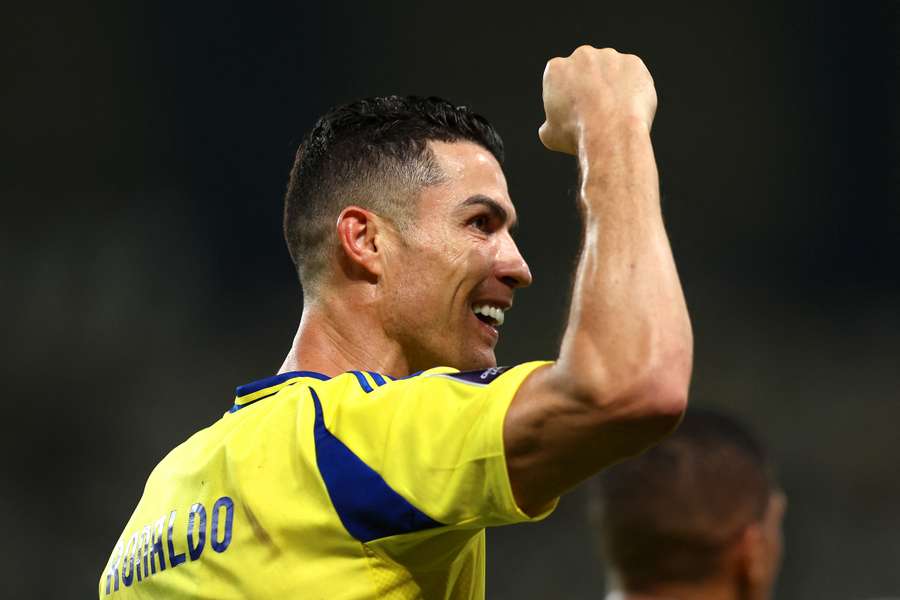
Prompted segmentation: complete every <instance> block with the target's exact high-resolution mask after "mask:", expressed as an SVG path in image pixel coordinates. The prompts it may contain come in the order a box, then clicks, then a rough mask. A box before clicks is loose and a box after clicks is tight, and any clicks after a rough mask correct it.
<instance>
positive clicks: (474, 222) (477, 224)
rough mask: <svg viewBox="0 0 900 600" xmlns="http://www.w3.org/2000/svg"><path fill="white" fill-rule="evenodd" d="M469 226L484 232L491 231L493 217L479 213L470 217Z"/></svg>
mask: <svg viewBox="0 0 900 600" xmlns="http://www.w3.org/2000/svg"><path fill="white" fill-rule="evenodd" d="M469 227H474V228H475V229H477V230H478V231H482V232H484V233H490V232H491V219H490V217H488V216H487V215H477V216H475V217H472V218H471V219H469Z"/></svg>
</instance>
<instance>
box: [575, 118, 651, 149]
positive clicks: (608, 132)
mask: <svg viewBox="0 0 900 600" xmlns="http://www.w3.org/2000/svg"><path fill="white" fill-rule="evenodd" d="M649 141H650V125H649V124H648V123H647V121H646V120H644V119H642V118H641V117H638V116H636V115H632V116H627V117H622V118H619V119H616V120H601V119H595V120H588V121H585V122H582V123H581V124H580V126H579V128H578V154H579V156H581V155H583V154H593V153H605V152H609V151H616V150H618V149H622V148H627V147H630V146H633V145H635V144H643V143H644V142H649Z"/></svg>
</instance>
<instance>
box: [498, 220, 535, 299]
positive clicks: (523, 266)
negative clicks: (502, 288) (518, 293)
mask: <svg viewBox="0 0 900 600" xmlns="http://www.w3.org/2000/svg"><path fill="white" fill-rule="evenodd" d="M496 272H497V278H498V279H500V281H502V282H503V283H505V284H506V285H508V286H509V287H511V288H520V287H528V286H529V285H531V281H532V277H531V269H529V268H528V263H527V262H525V259H524V258H522V254H521V252H519V247H518V246H517V245H516V242H515V240H513V239H512V236H510V235H509V232H508V231H507V232H504V235H503V240H502V242H501V244H500V248H499V251H498V253H497V262H496Z"/></svg>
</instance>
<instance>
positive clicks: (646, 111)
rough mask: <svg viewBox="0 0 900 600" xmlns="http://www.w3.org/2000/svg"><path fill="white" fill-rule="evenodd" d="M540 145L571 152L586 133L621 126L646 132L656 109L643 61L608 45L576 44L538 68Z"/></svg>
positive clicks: (608, 133)
mask: <svg viewBox="0 0 900 600" xmlns="http://www.w3.org/2000/svg"><path fill="white" fill-rule="evenodd" d="M544 113H545V114H546V121H545V122H544V124H543V125H541V128H540V130H539V131H538V135H539V136H540V138H541V142H543V144H544V146H546V147H547V148H549V149H550V150H555V151H557V152H565V153H566V154H577V153H578V148H579V146H580V144H582V143H584V142H585V139H586V136H594V137H597V136H599V137H602V136H614V135H616V132H617V131H618V128H619V127H621V126H630V125H635V124H637V125H641V126H646V128H647V131H648V132H649V131H650V127H651V126H652V124H653V116H654V115H655V114H656V89H655V88H654V87H653V78H652V77H651V76H650V72H649V71H648V70H647V67H646V66H644V62H643V61H642V60H641V59H640V58H638V57H637V56H634V55H633V54H619V53H618V52H616V51H615V50H613V49H612V48H603V49H597V48H593V47H591V46H581V47H580V48H578V49H576V50H575V51H574V52H573V53H572V54H571V55H569V56H567V57H566V58H554V59H551V60H550V61H549V62H548V63H547V67H546V68H545V69H544Z"/></svg>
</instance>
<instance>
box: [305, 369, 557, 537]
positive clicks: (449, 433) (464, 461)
mask: <svg viewBox="0 0 900 600" xmlns="http://www.w3.org/2000/svg"><path fill="white" fill-rule="evenodd" d="M547 364H549V363H547V362H530V363H524V364H521V365H518V366H515V367H513V368H509V369H506V368H493V369H487V370H483V371H472V372H463V373H460V372H457V371H454V370H452V369H448V368H438V369H432V370H429V371H426V372H424V373H422V374H420V375H417V376H414V377H410V378H407V379H401V380H396V381H389V382H385V384H384V385H382V386H380V387H379V386H370V387H371V391H370V393H366V394H361V395H356V397H354V398H352V399H351V398H347V401H342V402H327V400H326V399H323V400H322V404H323V407H324V408H323V411H324V416H323V417H324V421H325V426H326V427H327V429H328V431H329V432H330V434H333V436H334V437H335V438H336V439H338V440H340V443H341V444H343V445H344V446H346V447H347V448H348V449H349V450H350V451H351V452H352V453H353V454H354V455H355V456H356V457H358V458H359V460H360V461H361V462H362V463H364V464H365V465H366V466H367V467H368V468H370V469H371V470H372V471H374V472H375V473H376V474H377V476H378V477H380V479H381V480H382V481H383V483H384V484H385V485H386V486H387V487H388V488H390V490H392V491H393V492H395V493H396V494H397V495H398V496H399V497H401V498H402V499H403V500H405V501H406V502H408V503H409V504H410V505H411V507H413V510H415V511H416V513H417V514H419V513H421V517H422V518H425V519H427V520H430V522H431V523H433V525H434V526H450V527H457V528H482V527H490V526H497V525H504V524H510V523H517V522H522V521H529V520H540V519H542V518H544V517H546V516H547V515H548V514H550V513H551V512H552V511H553V509H554V508H555V506H556V502H553V503H552V504H550V505H549V506H548V507H547V509H546V510H545V511H544V512H542V513H541V514H539V515H536V516H534V517H530V516H529V515H527V514H525V513H524V512H523V511H522V510H521V509H520V508H519V507H518V506H517V505H516V502H515V499H514V498H513V493H512V488H511V486H510V481H509V473H508V470H507V467H506V458H505V454H504V448H503V423H504V419H505V417H506V412H507V409H508V408H509V405H510V402H511V401H512V399H513V397H514V396H515V394H516V391H517V390H518V389H519V386H520V385H521V384H522V382H523V381H524V380H525V379H526V378H527V377H528V376H529V375H530V374H531V373H532V372H534V371H535V370H536V369H538V368H540V367H542V366H544V365H547ZM360 383H362V382H360ZM326 404H327V405H328V406H325V405H326ZM379 485H380V484H379ZM356 491H357V493H358V494H365V493H366V490H365V489H362V488H359V489H357V490H356Z"/></svg>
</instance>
